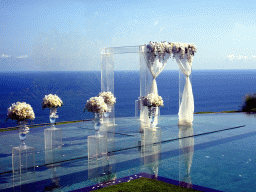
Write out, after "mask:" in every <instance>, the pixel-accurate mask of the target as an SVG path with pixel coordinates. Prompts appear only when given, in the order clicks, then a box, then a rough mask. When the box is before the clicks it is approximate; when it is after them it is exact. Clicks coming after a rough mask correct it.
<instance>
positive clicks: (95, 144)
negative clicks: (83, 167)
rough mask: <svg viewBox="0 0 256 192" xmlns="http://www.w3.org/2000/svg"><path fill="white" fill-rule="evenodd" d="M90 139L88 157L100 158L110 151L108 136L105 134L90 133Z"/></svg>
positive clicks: (88, 139)
mask: <svg viewBox="0 0 256 192" xmlns="http://www.w3.org/2000/svg"><path fill="white" fill-rule="evenodd" d="M87 141H88V159H90V158H99V157H101V156H103V155H105V154H107V153H108V150H107V148H108V147H107V146H108V143H107V137H106V136H104V135H90V136H88V138H87Z"/></svg>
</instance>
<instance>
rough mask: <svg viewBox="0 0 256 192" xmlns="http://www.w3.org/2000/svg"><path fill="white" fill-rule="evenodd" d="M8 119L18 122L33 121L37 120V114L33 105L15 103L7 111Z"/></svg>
mask: <svg viewBox="0 0 256 192" xmlns="http://www.w3.org/2000/svg"><path fill="white" fill-rule="evenodd" d="M7 115H8V118H10V119H12V120H17V121H25V120H29V119H30V120H33V119H35V113H34V111H33V109H32V107H31V105H29V104H27V103H25V102H16V103H13V104H12V106H11V107H9V108H8V109H7Z"/></svg>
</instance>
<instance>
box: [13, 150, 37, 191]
mask: <svg viewBox="0 0 256 192" xmlns="http://www.w3.org/2000/svg"><path fill="white" fill-rule="evenodd" d="M12 171H13V185H14V186H15V185H20V184H23V183H25V182H26V181H29V180H31V179H33V176H34V173H35V148H34V147H29V146H25V147H13V148H12Z"/></svg>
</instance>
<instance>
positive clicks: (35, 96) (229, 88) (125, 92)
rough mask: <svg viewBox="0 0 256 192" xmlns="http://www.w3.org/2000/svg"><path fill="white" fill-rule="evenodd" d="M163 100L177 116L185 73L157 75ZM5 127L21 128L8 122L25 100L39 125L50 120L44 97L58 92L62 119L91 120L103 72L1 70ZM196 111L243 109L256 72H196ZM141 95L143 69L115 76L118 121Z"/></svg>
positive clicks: (254, 89)
mask: <svg viewBox="0 0 256 192" xmlns="http://www.w3.org/2000/svg"><path fill="white" fill-rule="evenodd" d="M157 85H158V91H159V95H161V96H162V97H163V100H164V108H161V114H162V115H168V114H177V113H178V107H179V72H178V71H163V72H162V73H161V74H160V75H159V77H157ZM0 86H1V92H0V104H1V105H0V127H10V126H15V125H16V123H15V122H14V121H12V120H8V121H7V122H6V121H5V119H6V118H7V115H6V113H7V108H8V107H9V106H10V105H11V104H12V103H14V102H17V101H25V102H27V103H29V104H30V105H31V106H32V107H33V109H34V112H35V115H36V119H35V120H34V121H33V123H45V122H49V109H44V110H42V107H41V103H42V98H43V97H44V96H45V95H47V94H50V93H52V94H57V95H58V96H59V97H60V98H61V99H62V100H63V102H64V106H63V107H61V108H59V109H58V115H59V118H58V119H57V121H69V120H80V119H91V118H92V114H91V113H88V112H85V113H83V109H84V106H85V103H86V101H87V100H88V99H89V98H90V97H93V96H96V95H97V94H98V93H99V92H100V87H101V86H100V72H99V71H96V72H89V71H84V72H9V73H8V72H1V73H0ZM192 86H193V94H194V99H195V112H199V111H215V112H218V111H226V110H238V109H240V106H241V105H242V103H243V97H244V95H245V94H248V93H256V70H195V71H193V73H192ZM139 94H140V80H139V71H116V72H115V96H116V98H117V103H116V106H115V111H116V112H115V114H116V117H124V116H134V115H135V109H134V103H135V102H134V101H135V100H136V99H137V98H138V97H139Z"/></svg>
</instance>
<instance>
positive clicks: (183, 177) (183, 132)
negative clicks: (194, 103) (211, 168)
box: [179, 125, 194, 188]
mask: <svg viewBox="0 0 256 192" xmlns="http://www.w3.org/2000/svg"><path fill="white" fill-rule="evenodd" d="M179 138H180V139H179V149H180V156H179V180H180V185H181V186H184V187H187V188H190V187H191V186H192V179H191V176H190V171H191V166H192V160H193V155H194V137H193V127H192V125H189V126H182V125H180V126H179Z"/></svg>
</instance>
